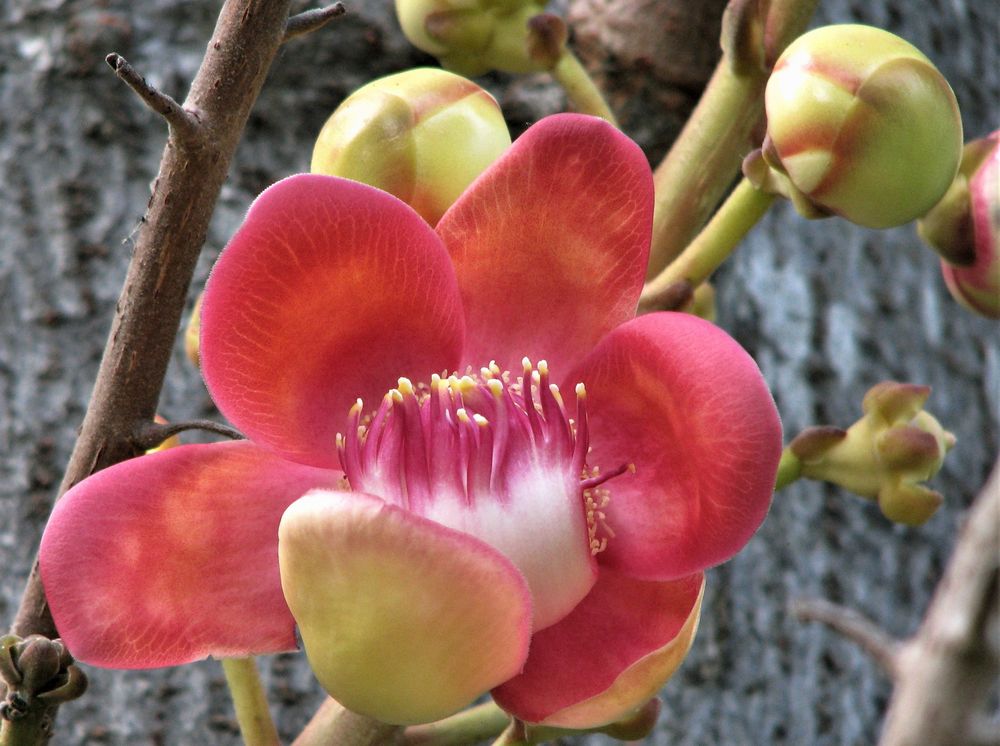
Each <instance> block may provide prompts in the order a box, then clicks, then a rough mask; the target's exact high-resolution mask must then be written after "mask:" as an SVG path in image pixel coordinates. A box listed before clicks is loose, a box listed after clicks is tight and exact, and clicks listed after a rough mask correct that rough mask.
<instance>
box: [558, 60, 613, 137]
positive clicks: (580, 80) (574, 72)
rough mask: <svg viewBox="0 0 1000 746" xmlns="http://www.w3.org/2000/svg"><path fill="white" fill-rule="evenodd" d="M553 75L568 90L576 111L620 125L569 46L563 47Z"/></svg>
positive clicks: (568, 95) (571, 103)
mask: <svg viewBox="0 0 1000 746" xmlns="http://www.w3.org/2000/svg"><path fill="white" fill-rule="evenodd" d="M552 77H554V78H555V79H556V82H557V83H559V85H561V86H562V87H563V90H564V91H566V97H567V98H568V99H569V103H570V106H572V107H573V108H574V109H575V110H576V111H578V112H580V113H581V114H593V115H594V116H595V117H601V118H602V119H606V120H607V121H609V122H611V124H613V125H614V126H615V127H617V126H618V122H617V120H616V119H615V115H614V114H613V113H612V112H611V108H610V107H609V106H608V102H607V101H605V100H604V96H603V95H601V91H600V90H599V89H598V87H597V85H595V84H594V81H593V79H592V78H591V77H590V75H588V74H587V70H586V69H585V68H584V67H583V65H581V64H580V60H578V59H577V58H576V56H575V55H574V54H573V53H572V52H571V51H570V50H569V49H568V48H565V47H564V48H563V53H562V54H561V55H560V56H559V61H558V62H557V63H556V66H555V67H554V68H552Z"/></svg>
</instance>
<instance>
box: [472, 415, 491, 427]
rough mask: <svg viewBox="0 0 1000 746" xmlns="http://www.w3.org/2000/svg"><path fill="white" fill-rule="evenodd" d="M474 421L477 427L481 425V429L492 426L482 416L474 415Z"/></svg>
mask: <svg viewBox="0 0 1000 746" xmlns="http://www.w3.org/2000/svg"><path fill="white" fill-rule="evenodd" d="M472 419H473V421H474V422H475V423H476V424H477V425H479V427H489V426H490V421H489V420H488V419H486V418H485V417H483V416H482V415H481V414H474V415H472Z"/></svg>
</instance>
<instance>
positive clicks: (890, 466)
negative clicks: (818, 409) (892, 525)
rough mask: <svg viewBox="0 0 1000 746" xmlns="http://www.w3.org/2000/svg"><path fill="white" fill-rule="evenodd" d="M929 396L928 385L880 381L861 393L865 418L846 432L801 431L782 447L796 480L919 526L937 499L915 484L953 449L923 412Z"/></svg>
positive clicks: (937, 467) (950, 437)
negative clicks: (863, 500)
mask: <svg viewBox="0 0 1000 746" xmlns="http://www.w3.org/2000/svg"><path fill="white" fill-rule="evenodd" d="M929 395H930V387H929V386H917V385H914V384H908V383H896V382H894V381H884V382H882V383H880V384H877V385H876V386H874V387H872V388H871V389H870V390H869V391H868V393H867V394H865V398H864V401H863V403H862V409H863V410H864V413H865V414H864V416H863V417H862V418H861V419H860V420H858V421H857V422H855V423H854V424H853V425H851V427H850V428H849V429H847V430H841V429H839V428H835V427H828V426H823V427H810V428H806V429H805V430H803V431H802V432H801V433H799V435H797V436H796V437H795V438H794V439H793V440H792V442H791V443H789V445H788V450H789V451H790V452H791V453H792V454H793V455H794V456H795V457H797V458H798V460H799V463H800V464H801V476H804V477H809V478H810V479H820V480H823V481H827V482H832V483H834V484H837V485H840V486H841V487H843V488H844V489H847V490H850V491H851V492H853V493H855V494H857V495H860V496H861V497H867V498H869V499H873V500H877V501H878V504H879V507H880V508H881V510H882V513H883V514H884V515H885V516H886V517H887V518H889V519H890V520H893V521H897V522H899V523H905V524H908V525H911V526H915V525H919V524H921V523H923V522H924V521H926V520H927V519H928V518H930V517H931V516H932V515H933V514H934V512H935V511H936V510H937V509H938V507H940V505H941V502H942V500H943V497H942V496H941V494H940V493H938V492H935V491H934V490H931V489H929V488H927V487H925V486H924V485H922V484H920V482H922V481H924V480H927V479H930V478H931V477H933V476H934V475H935V474H937V472H938V471H939V470H940V469H941V464H942V463H943V462H944V456H945V454H946V453H947V452H948V451H949V450H951V448H952V447H953V446H954V445H955V436H954V435H952V434H951V433H950V432H948V431H947V430H945V429H944V428H942V427H941V425H940V423H939V422H938V421H937V420H936V419H935V418H934V417H933V416H931V415H930V414H928V413H927V412H925V411H923V405H924V403H925V402H926V401H927V397H928V396H929Z"/></svg>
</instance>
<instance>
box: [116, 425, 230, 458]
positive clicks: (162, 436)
mask: <svg viewBox="0 0 1000 746" xmlns="http://www.w3.org/2000/svg"><path fill="white" fill-rule="evenodd" d="M187 430H204V431H205V432H208V433H214V434H216V435H222V436H223V437H226V438H230V439H232V440H242V439H243V438H244V437H245V436H244V435H243V433H241V432H240V431H239V430H237V429H236V428H233V427H230V426H229V425H223V424H222V423H221V422H215V421H214V420H186V421H184V422H166V423H160V422H143V423H141V424H140V425H139V426H138V427H136V429H135V432H134V434H133V435H132V443H133V445H134V446H135V448H136V450H138V451H148V450H149V449H150V448H156V446H158V445H160V444H161V443H162V442H163V441H165V440H166V439H167V438H170V437H173V436H174V435H177V434H178V433H183V432H185V431H187Z"/></svg>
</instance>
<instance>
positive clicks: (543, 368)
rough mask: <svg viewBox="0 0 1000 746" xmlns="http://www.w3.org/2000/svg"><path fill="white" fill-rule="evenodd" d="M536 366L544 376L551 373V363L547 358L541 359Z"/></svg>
mask: <svg viewBox="0 0 1000 746" xmlns="http://www.w3.org/2000/svg"><path fill="white" fill-rule="evenodd" d="M535 367H537V368H538V372H539V373H541V374H542V375H543V376H547V375H548V374H549V363H548V361H547V360H539V361H538V365H537V366H535Z"/></svg>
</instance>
